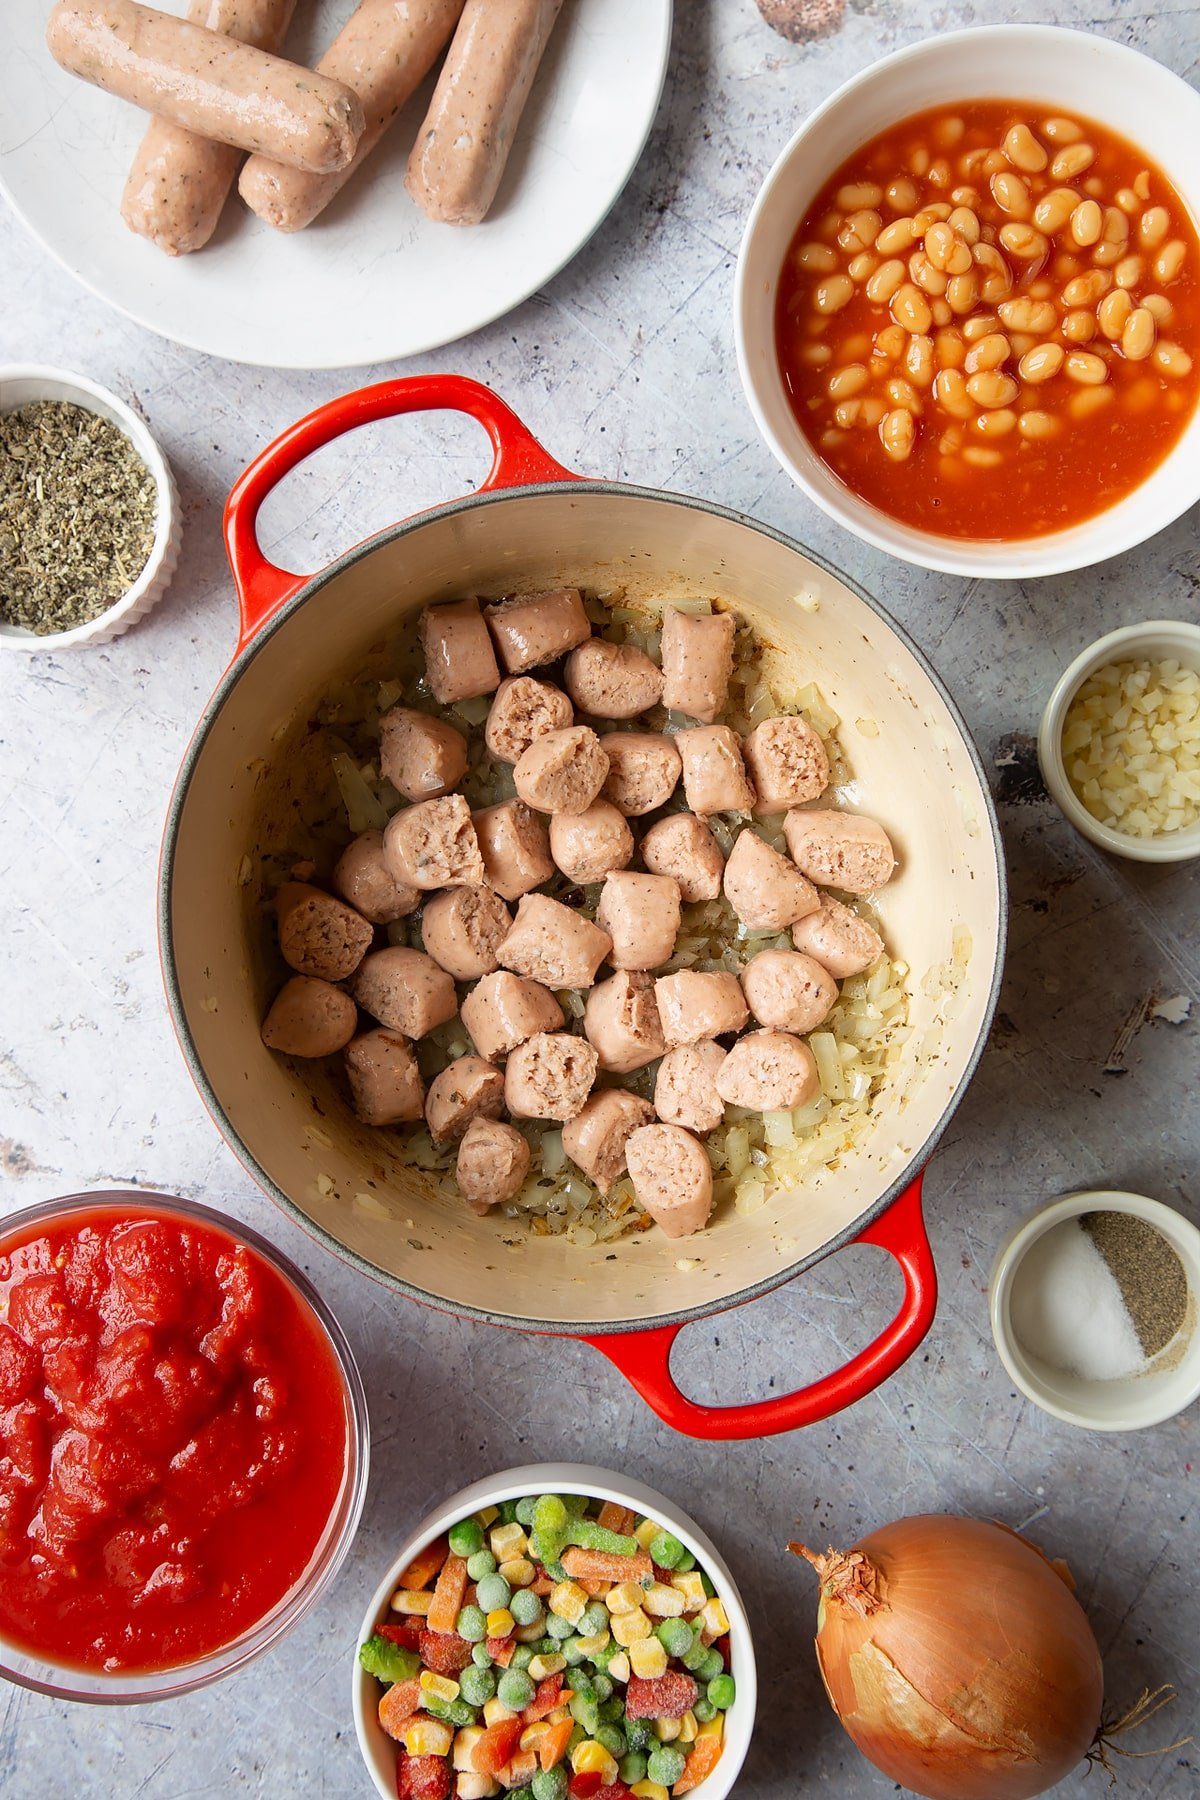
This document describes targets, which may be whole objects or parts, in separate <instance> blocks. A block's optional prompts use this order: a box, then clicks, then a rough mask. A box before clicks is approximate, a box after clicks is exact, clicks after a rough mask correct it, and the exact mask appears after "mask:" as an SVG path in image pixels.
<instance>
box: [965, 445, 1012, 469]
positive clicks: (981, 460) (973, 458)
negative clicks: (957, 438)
mask: <svg viewBox="0 0 1200 1800" xmlns="http://www.w3.org/2000/svg"><path fill="white" fill-rule="evenodd" d="M963 461H964V462H968V463H970V464H971V467H972V468H973V469H998V468H999V467H1000V465H1001V463H1002V462H1003V461H1004V455H1003V452H1002V451H1000V450H992V449H990V448H985V447H984V445H983V444H968V445H967V447H966V449H965V450H964V451H963Z"/></svg>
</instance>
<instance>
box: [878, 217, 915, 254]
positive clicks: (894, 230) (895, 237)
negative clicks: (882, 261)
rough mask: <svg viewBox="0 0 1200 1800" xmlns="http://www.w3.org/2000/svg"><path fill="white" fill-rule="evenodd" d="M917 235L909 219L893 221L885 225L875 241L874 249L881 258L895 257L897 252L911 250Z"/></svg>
mask: <svg viewBox="0 0 1200 1800" xmlns="http://www.w3.org/2000/svg"><path fill="white" fill-rule="evenodd" d="M918 236H919V233H918V231H917V228H916V226H915V225H914V223H913V221H912V220H911V219H893V220H892V222H891V224H890V225H885V226H884V228H883V230H882V231H881V232H880V233H879V236H878V237H877V238H876V239H875V248H876V249H877V250H878V251H879V252H880V254H881V255H883V256H895V255H896V253H897V251H900V250H911V249H912V247H913V245H914V244H915V243H916V241H917V238H918Z"/></svg>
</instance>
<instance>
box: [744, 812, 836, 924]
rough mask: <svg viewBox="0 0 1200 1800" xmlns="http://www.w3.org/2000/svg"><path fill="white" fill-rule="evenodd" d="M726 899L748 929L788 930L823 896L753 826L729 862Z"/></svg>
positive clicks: (819, 902) (747, 830)
mask: <svg viewBox="0 0 1200 1800" xmlns="http://www.w3.org/2000/svg"><path fill="white" fill-rule="evenodd" d="M725 898H726V899H727V900H728V902H729V904H730V906H732V908H733V910H734V912H735V913H736V914H737V916H738V918H739V919H740V920H741V922H742V924H743V925H744V926H745V927H746V929H747V931H785V930H786V929H787V927H788V926H789V925H794V924H795V922H796V920H797V919H803V918H804V917H805V915H806V914H807V913H813V912H816V910H817V908H818V907H819V906H820V904H821V897H820V895H819V894H818V893H817V890H816V888H815V887H814V886H813V885H812V882H811V881H808V880H806V878H805V877H804V876H803V875H802V874H801V873H800V871H799V869H798V868H797V867H796V865H795V863H793V862H789V861H788V859H787V857H786V856H783V855H781V854H780V852H779V851H778V850H773V849H772V848H771V846H770V844H768V843H767V842H766V841H765V840H764V839H763V838H760V837H759V835H758V833H757V831H753V830H751V828H750V827H749V826H747V827H746V829H745V831H743V832H741V833H740V834H739V836H738V840H737V842H736V844H735V845H734V846H733V849H732V850H731V851H730V853H729V861H728V862H727V863H726V864H725Z"/></svg>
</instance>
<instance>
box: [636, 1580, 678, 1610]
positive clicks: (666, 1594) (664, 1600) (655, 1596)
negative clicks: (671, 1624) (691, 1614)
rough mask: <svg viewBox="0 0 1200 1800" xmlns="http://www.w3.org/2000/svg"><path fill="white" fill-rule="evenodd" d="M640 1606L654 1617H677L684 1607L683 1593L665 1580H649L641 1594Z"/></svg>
mask: <svg viewBox="0 0 1200 1800" xmlns="http://www.w3.org/2000/svg"><path fill="white" fill-rule="evenodd" d="M642 1606H643V1607H644V1608H645V1610H646V1611H647V1612H648V1613H652V1614H653V1615H654V1617H655V1618H656V1619H677V1618H678V1617H679V1615H680V1614H681V1613H682V1611H683V1608H684V1599H683V1595H682V1594H681V1593H680V1592H679V1589H678V1588H677V1587H668V1586H667V1584H666V1582H665V1581H654V1582H651V1584H650V1586H649V1587H648V1588H646V1590H645V1591H644V1593H643V1595H642Z"/></svg>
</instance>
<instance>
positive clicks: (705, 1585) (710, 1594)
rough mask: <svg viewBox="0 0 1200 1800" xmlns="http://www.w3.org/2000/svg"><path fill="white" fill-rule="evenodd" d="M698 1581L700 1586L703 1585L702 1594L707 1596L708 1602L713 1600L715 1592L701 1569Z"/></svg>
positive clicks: (715, 1595)
mask: <svg viewBox="0 0 1200 1800" xmlns="http://www.w3.org/2000/svg"><path fill="white" fill-rule="evenodd" d="M700 1581H701V1584H702V1585H703V1588H704V1592H705V1593H706V1594H707V1595H708V1598H709V1599H710V1600H715V1599H716V1597H717V1590H716V1588H715V1587H714V1586H713V1584H712V1582H711V1581H710V1580H709V1579H708V1576H707V1575H706V1574H705V1573H704V1570H703V1569H701V1571H700Z"/></svg>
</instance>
